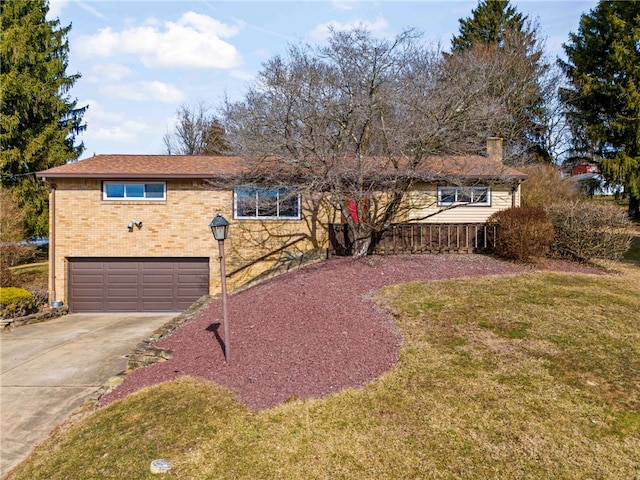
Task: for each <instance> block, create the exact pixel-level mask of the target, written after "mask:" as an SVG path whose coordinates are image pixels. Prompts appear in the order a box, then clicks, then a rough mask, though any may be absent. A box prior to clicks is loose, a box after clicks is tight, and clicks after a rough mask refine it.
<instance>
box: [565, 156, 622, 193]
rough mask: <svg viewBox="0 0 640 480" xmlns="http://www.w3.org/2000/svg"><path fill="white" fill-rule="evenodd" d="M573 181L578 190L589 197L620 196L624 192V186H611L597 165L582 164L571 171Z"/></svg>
mask: <svg viewBox="0 0 640 480" xmlns="http://www.w3.org/2000/svg"><path fill="white" fill-rule="evenodd" d="M571 179H572V180H573V181H574V182H576V186H577V188H579V189H580V190H581V191H582V192H584V193H586V194H587V195H607V196H608V195H618V194H621V193H622V192H623V191H624V187H623V186H622V185H611V184H610V183H609V182H607V180H606V179H605V178H604V176H603V175H602V174H601V173H600V165H598V164H597V163H590V162H580V163H578V164H576V165H575V166H574V167H573V168H572V169H571Z"/></svg>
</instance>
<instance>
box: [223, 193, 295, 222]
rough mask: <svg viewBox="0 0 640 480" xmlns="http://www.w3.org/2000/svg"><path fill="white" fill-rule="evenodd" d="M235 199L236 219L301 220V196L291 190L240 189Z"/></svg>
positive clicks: (235, 194)
mask: <svg viewBox="0 0 640 480" xmlns="http://www.w3.org/2000/svg"><path fill="white" fill-rule="evenodd" d="M233 197H234V216H235V218H270V219H277V218H281V219H291V220H298V219H300V194H299V193H297V192H295V191H294V190H293V189H291V188H264V187H240V188H236V190H235V192H234V196H233Z"/></svg>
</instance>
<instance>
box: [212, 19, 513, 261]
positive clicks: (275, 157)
mask: <svg viewBox="0 0 640 480" xmlns="http://www.w3.org/2000/svg"><path fill="white" fill-rule="evenodd" d="M474 52H475V50H474ZM491 54H492V52H490V51H489V50H488V49H487V52H479V53H477V52H476V53H474V55H475V57H469V58H473V59H474V61H475V67H476V69H475V70H474V69H473V68H472V67H470V66H468V65H467V64H466V63H465V62H466V60H465V58H464V57H463V56H456V57H455V58H451V59H448V60H446V61H443V57H442V55H441V52H440V51H439V50H437V49H429V48H426V47H425V46H424V45H423V44H422V43H421V37H420V35H418V34H417V33H416V32H415V31H413V30H407V31H404V32H402V33H401V34H400V35H398V36H397V37H396V38H394V39H392V40H385V39H377V38H374V37H373V36H372V34H371V33H370V32H368V31H367V30H365V29H363V28H355V29H352V30H348V31H332V32H331V36H330V38H329V42H328V45H326V46H323V47H315V48H314V47H311V46H291V47H290V48H289V51H288V55H287V56H286V57H282V56H275V57H274V58H272V59H271V60H269V61H268V62H267V63H265V65H264V67H263V69H262V71H261V72H260V73H259V75H258V81H257V82H256V84H255V85H254V86H253V87H252V88H250V89H249V91H248V92H247V94H246V95H245V97H244V99H243V100H241V101H238V102H227V103H226V104H225V107H224V114H223V118H224V127H225V130H226V132H227V135H228V139H229V141H230V143H231V145H232V149H233V150H234V151H236V152H237V153H238V154H240V155H242V156H243V157H245V158H247V159H249V164H248V165H247V171H248V172H249V174H248V175H247V177H246V178H245V179H243V181H244V182H245V183H250V182H254V181H255V182H256V183H261V184H265V183H268V184H270V185H274V186H278V185H283V184H286V183H291V182H292V179H293V180H295V181H296V184H297V185H298V186H299V188H300V189H302V190H304V191H305V192H307V193H308V194H309V196H310V195H311V194H312V193H314V194H316V195H317V194H321V197H322V201H324V202H327V203H328V204H329V205H330V206H331V207H332V208H333V209H335V210H336V211H339V212H341V213H342V217H343V218H344V220H345V221H346V222H347V223H348V225H349V229H350V230H351V232H352V236H353V238H355V252H354V255H356V256H361V255H366V253H367V251H368V249H369V246H370V244H371V241H372V237H373V236H374V234H375V233H377V232H381V231H383V230H385V229H387V228H388V227H389V226H390V225H391V222H392V221H394V220H395V219H397V218H398V216H399V213H401V210H402V209H403V208H405V206H406V205H407V202H405V201H404V200H405V197H406V193H407V192H408V191H409V190H410V188H411V186H412V185H413V184H414V183H415V182H417V181H430V180H434V179H436V178H438V179H440V180H443V178H442V177H443V172H444V171H448V170H447V169H440V170H438V169H434V168H432V167H431V166H430V165H429V159H430V158H431V156H433V155H442V154H459V153H478V152H479V151H484V145H485V142H486V138H487V137H488V136H493V135H494V134H495V133H496V132H499V131H500V130H499V129H498V128H497V127H496V126H495V124H496V122H497V123H498V124H501V123H500V122H502V124H507V125H510V122H511V121H512V120H511V119H506V118H504V117H505V115H507V114H508V113H509V109H508V108H507V107H508V105H505V99H504V96H501V95H497V94H496V95H492V96H489V95H487V93H486V92H487V88H486V78H484V77H483V76H482V75H477V68H478V66H479V65H481V62H484V64H482V67H483V68H482V69H481V71H482V72H483V74H484V75H490V76H491V78H492V80H495V79H500V80H501V83H502V84H504V89H511V88H515V87H511V86H510V83H511V82H512V79H509V78H508V77H501V75H506V72H505V68H516V67H515V66H514V65H507V66H505V65H504V64H503V63H501V62H503V59H502V58H501V57H497V56H496V55H494V56H491ZM515 61H516V60H514V62H515ZM513 101H516V100H515V99H513ZM480 142H481V144H480ZM449 170H451V169H449ZM454 181H455V179H454V177H453V176H452V177H451V182H454Z"/></svg>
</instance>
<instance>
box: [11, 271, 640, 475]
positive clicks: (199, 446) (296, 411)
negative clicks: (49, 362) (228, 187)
mask: <svg viewBox="0 0 640 480" xmlns="http://www.w3.org/2000/svg"><path fill="white" fill-rule="evenodd" d="M621 268H622V270H623V273H622V274H612V275H584V274H562V273H549V272H547V273H525V274H518V275H505V276H499V277H475V278H464V279H457V280H447V281H435V282H422V283H421V282H414V283H408V284H402V285H394V286H390V287H386V288H383V289H382V290H380V291H378V292H377V293H376V295H375V298H374V301H375V302H376V304H377V305H378V308H381V309H384V310H386V311H388V312H391V313H392V314H393V316H394V318H395V321H396V323H397V325H398V327H399V328H400V330H401V334H402V338H403V347H402V350H401V354H400V358H399V360H398V362H397V363H396V364H395V365H394V366H393V367H392V369H391V370H390V371H388V372H387V373H385V374H383V376H382V377H381V378H379V379H377V380H375V381H373V382H372V383H370V384H369V385H367V386H366V387H364V388H360V389H347V390H344V391H341V392H339V393H335V394H333V395H330V396H328V397H326V398H323V399H316V400H299V399H295V398H292V399H291V400H290V401H288V402H286V403H284V404H281V405H278V406H276V407H272V408H269V409H265V410H261V411H255V410H250V409H248V408H247V407H245V406H244V405H243V404H241V403H239V402H238V401H236V400H235V399H234V397H233V395H232V394H231V393H230V392H229V391H228V390H226V389H224V388H222V387H220V386H217V385H216V384H213V383H210V382H206V381H202V380H196V379H193V378H188V377H183V378H181V379H178V380H175V381H173V382H167V383H164V384H160V385H157V386H154V387H151V388H147V389H145V390H142V391H140V392H138V393H135V394H133V395H130V396H129V397H126V398H125V399H123V400H120V401H117V402H114V403H113V404H110V405H109V406H108V407H106V408H103V409H100V410H98V411H97V412H96V413H95V414H93V415H92V416H91V417H89V418H87V419H85V420H84V421H82V422H80V423H78V424H75V425H73V426H72V427H71V428H68V429H61V430H60V431H58V432H57V433H56V434H54V435H53V436H52V437H51V439H50V441H49V442H48V443H46V444H45V445H43V446H41V447H40V448H39V449H38V450H37V451H36V452H35V454H34V455H32V456H31V457H30V458H29V459H28V460H27V462H25V463H24V464H23V465H22V466H21V467H20V468H18V469H17V470H16V471H15V472H14V473H13V474H12V475H9V476H8V478H9V479H12V480H15V479H67V478H77V477H78V475H79V472H81V476H82V478H86V479H89V478H96V479H98V478H100V479H102V478H113V479H122V478H157V476H155V475H152V474H151V473H149V465H150V463H151V461H152V460H154V459H157V458H167V459H170V460H172V461H173V462H174V467H173V469H172V470H171V473H170V474H168V475H167V478H194V479H205V478H212V479H213V478H215V479H223V478H229V479H242V478H247V479H257V478H260V479H268V478H274V479H276V478H277V479H279V480H281V479H300V478H305V479H307V478H318V479H324V478H326V479H329V478H331V479H334V478H349V479H351V478H371V479H382V478H394V479H395V478H444V479H457V478H465V479H488V478H491V479H514V478H519V479H521V478H531V479H540V478H566V479H583V478H584V479H586V478H607V479H609V478H611V479H618V478H619V479H627V478H638V477H639V476H640V414H639V413H638V412H639V411H640V317H639V316H638V312H639V311H640V268H639V267H638V266H634V265H630V264H627V265H623V266H621ZM327 301H331V299H327ZM345 321H346V319H345Z"/></svg>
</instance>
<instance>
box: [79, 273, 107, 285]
mask: <svg viewBox="0 0 640 480" xmlns="http://www.w3.org/2000/svg"><path fill="white" fill-rule="evenodd" d="M76 279H77V280H78V281H79V282H80V284H82V285H104V276H103V275H102V274H95V273H77V274H76Z"/></svg>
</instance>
